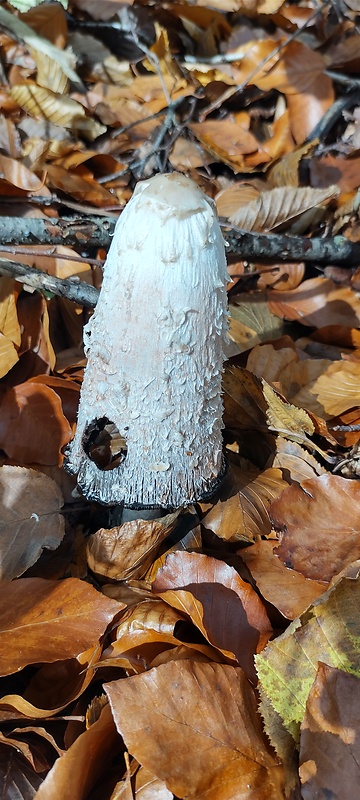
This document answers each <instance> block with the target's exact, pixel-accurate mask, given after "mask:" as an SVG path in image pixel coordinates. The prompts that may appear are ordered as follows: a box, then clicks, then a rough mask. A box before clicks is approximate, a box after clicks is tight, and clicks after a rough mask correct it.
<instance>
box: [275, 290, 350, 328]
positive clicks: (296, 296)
mask: <svg viewBox="0 0 360 800" xmlns="http://www.w3.org/2000/svg"><path fill="white" fill-rule="evenodd" d="M268 302H269V308H270V310H271V311H272V312H273V313H274V314H277V315H278V316H279V317H283V318H284V319H289V320H297V321H298V322H301V324H302V325H309V326H311V327H312V326H314V327H316V328H323V327H325V326H326V325H344V326H345V327H347V328H358V327H359V324H360V300H359V298H358V297H357V295H356V293H355V292H354V291H352V290H351V289H348V288H347V287H341V286H336V284H335V283H334V282H333V281H332V280H330V278H310V279H309V280H307V281H304V282H303V283H302V284H301V285H300V286H298V288H297V289H292V290H291V291H288V292H276V291H271V293H269V294H268Z"/></svg>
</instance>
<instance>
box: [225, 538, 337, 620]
mask: <svg viewBox="0 0 360 800" xmlns="http://www.w3.org/2000/svg"><path fill="white" fill-rule="evenodd" d="M274 544H275V543H274V541H267V542H265V541H264V540H261V541H260V542H255V544H254V545H251V546H250V547H244V548H242V549H241V550H239V551H238V555H239V556H240V557H241V558H242V559H243V561H245V564H246V566H247V567H248V569H249V570H250V572H251V575H252V577H253V578H254V581H255V583H256V586H257V588H258V590H259V592H260V594H261V595H262V597H264V599H265V600H266V601H267V602H268V603H272V605H273V606H275V608H277V609H278V610H279V611H280V613H281V614H282V615H283V616H284V617H286V618H287V619H295V617H298V616H299V615H300V614H302V613H303V612H304V611H305V610H306V609H307V608H308V606H310V605H311V603H313V602H314V600H316V598H317V597H319V595H321V594H323V592H324V591H325V590H326V587H327V584H326V583H320V582H319V581H312V580H309V579H307V578H305V577H304V575H301V574H300V573H299V572H295V570H293V569H288V568H287V567H285V566H284V564H283V563H282V561H281V560H280V558H278V557H277V556H276V555H275V554H274Z"/></svg>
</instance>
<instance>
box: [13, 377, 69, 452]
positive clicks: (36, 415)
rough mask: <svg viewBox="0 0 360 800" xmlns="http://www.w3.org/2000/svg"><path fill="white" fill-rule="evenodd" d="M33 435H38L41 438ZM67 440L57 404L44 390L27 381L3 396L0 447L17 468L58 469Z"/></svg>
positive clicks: (56, 398) (64, 424)
mask: <svg viewBox="0 0 360 800" xmlns="http://www.w3.org/2000/svg"><path fill="white" fill-rule="evenodd" d="M24 412H25V413H24ZM37 431H41V437H39V436H38V435H36V433H35V432H37ZM71 437H72V430H71V427H70V425H69V423H68V421H67V419H66V418H65V416H64V413H63V410H62V405H61V400H60V398H59V396H58V395H57V394H56V393H55V392H54V391H53V390H52V389H50V388H49V387H48V386H45V384H41V383H32V381H27V382H26V383H21V384H19V385H18V386H14V387H13V388H12V389H9V390H8V391H7V392H6V394H5V397H4V400H3V403H2V406H1V419H0V447H1V448H2V449H3V450H5V453H6V454H7V456H8V458H11V459H12V460H13V461H19V462H20V463H21V464H34V463H35V464H36V463H39V464H48V465H56V464H59V465H61V464H62V461H63V455H62V452H61V450H62V448H63V447H64V446H65V445H66V444H68V442H69V441H70V439H71Z"/></svg>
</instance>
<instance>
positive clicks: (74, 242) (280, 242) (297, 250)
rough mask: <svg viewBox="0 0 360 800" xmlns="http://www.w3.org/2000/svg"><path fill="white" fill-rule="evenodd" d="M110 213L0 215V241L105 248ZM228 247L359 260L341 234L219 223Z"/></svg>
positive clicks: (357, 247) (267, 258)
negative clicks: (241, 227) (253, 228)
mask: <svg viewBox="0 0 360 800" xmlns="http://www.w3.org/2000/svg"><path fill="white" fill-rule="evenodd" d="M115 224H116V219H114V218H113V217H98V216H90V217H86V220H85V221H84V218H83V217H80V218H76V217H68V218H63V219H32V218H24V217H0V248H1V244H4V245H5V244H6V245H11V244H17V245H27V246H29V245H30V244H32V245H34V244H46V245H56V244H63V245H69V246H71V247H76V248H78V249H79V250H80V251H87V250H88V249H89V247H102V248H105V249H108V248H109V246H110V243H111V238H112V235H113V233H114V228H115ZM222 228H223V234H224V238H225V240H226V242H227V244H228V247H229V251H231V252H232V253H235V254H237V255H239V256H240V257H241V258H242V259H243V260H244V261H255V262H256V261H261V262H268V263H273V264H279V263H285V264H286V263H290V262H295V263H298V262H299V261H305V262H307V263H308V262H312V263H314V264H319V265H327V264H336V265H337V266H347V267H351V266H353V267H357V266H358V265H359V264H360V244H359V243H354V242H350V241H349V240H348V239H345V238H344V237H343V236H334V237H327V238H323V239H321V238H314V239H307V238H306V237H303V236H285V235H279V234H277V233H269V234H266V233H249V232H247V231H241V230H238V229H236V228H229V227H227V225H226V222H224V221H223V224H222Z"/></svg>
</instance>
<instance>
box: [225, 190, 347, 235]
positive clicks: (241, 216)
mask: <svg viewBox="0 0 360 800" xmlns="http://www.w3.org/2000/svg"><path fill="white" fill-rule="evenodd" d="M338 193H339V190H338V188H337V186H329V187H327V188H326V189H313V188H312V187H311V186H277V187H275V188H274V189H269V190H268V191H264V192H261V194H260V195H259V197H258V198H257V199H256V200H253V201H252V202H251V203H249V204H247V205H246V206H242V207H241V208H240V209H239V210H238V211H236V212H235V214H232V216H231V217H230V222H231V224H232V225H236V226H237V227H238V228H242V229H243V230H245V231H265V232H266V231H271V230H273V229H274V228H276V227H278V226H279V225H283V224H284V223H285V222H288V221H289V220H291V219H294V217H297V216H298V215H299V214H303V213H304V211H308V210H309V209H310V208H314V207H315V206H318V205H320V203H323V202H325V200H329V199H330V198H331V197H335V196H336V195H337V194H338Z"/></svg>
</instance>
